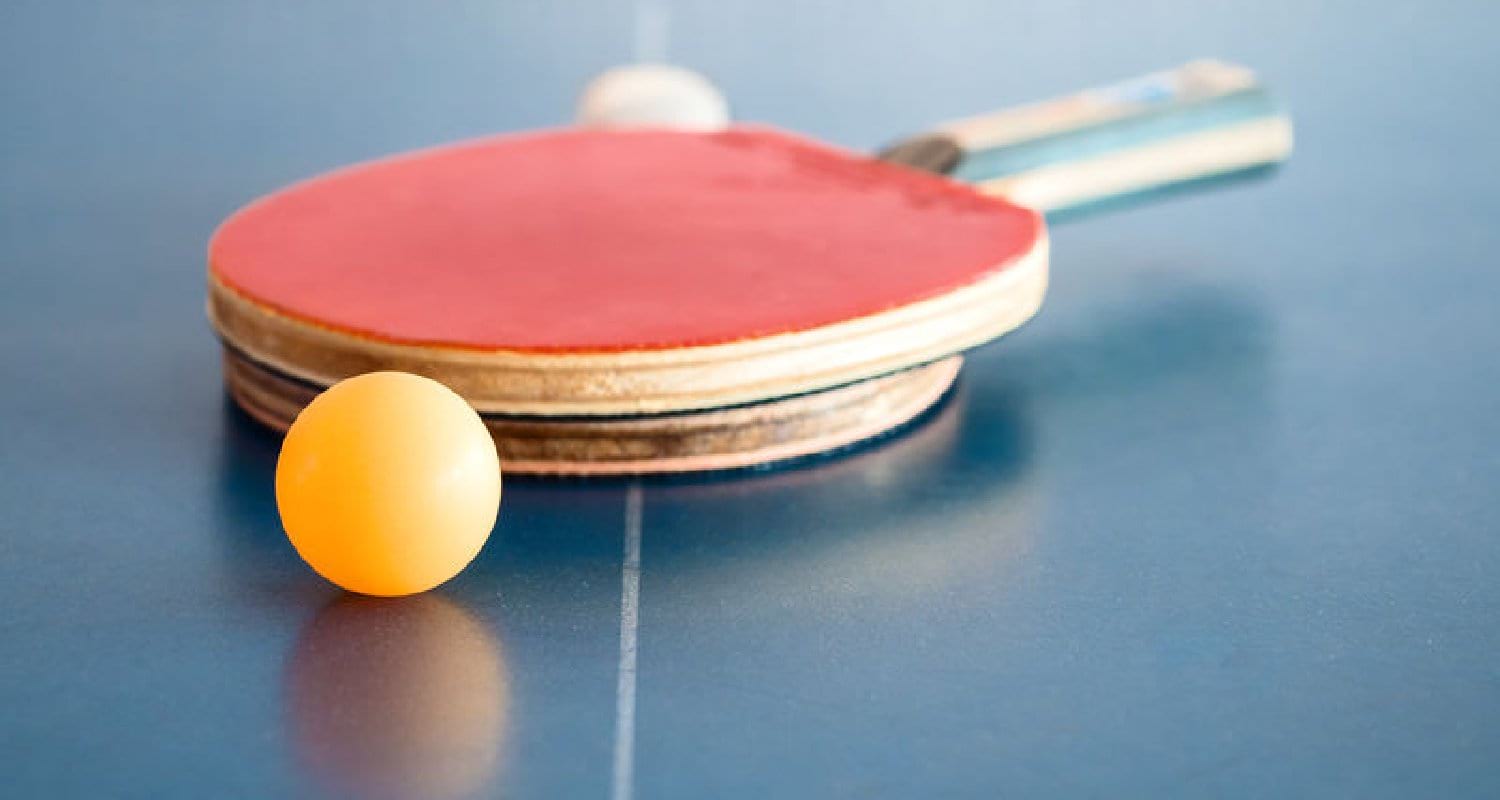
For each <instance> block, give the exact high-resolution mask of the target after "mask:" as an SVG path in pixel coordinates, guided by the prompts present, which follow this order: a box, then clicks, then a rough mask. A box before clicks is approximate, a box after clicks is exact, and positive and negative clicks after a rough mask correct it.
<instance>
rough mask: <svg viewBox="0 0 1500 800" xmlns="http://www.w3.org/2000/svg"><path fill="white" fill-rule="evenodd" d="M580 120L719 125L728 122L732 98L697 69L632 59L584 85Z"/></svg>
mask: <svg viewBox="0 0 1500 800" xmlns="http://www.w3.org/2000/svg"><path fill="white" fill-rule="evenodd" d="M577 121H578V124H579V125H582V126H585V127H590V128H674V129H678V130H689V131H716V130H721V129H723V128H724V127H726V126H727V125H728V124H729V103H728V102H727V101H726V100H725V99H724V95H723V94H722V93H721V92H720V91H719V90H718V88H717V87H715V86H714V85H713V84H712V83H710V82H709V80H708V79H707V78H705V77H703V76H702V75H699V74H698V73H696V72H693V71H692V70H687V69H683V68H681V67H673V66H668V65H666V64H632V65H630V66H624V67H615V68H614V69H611V70H609V71H607V72H605V73H604V74H602V75H600V76H599V77H597V78H595V79H594V80H592V81H590V82H589V85H588V86H586V87H584V90H583V94H582V95H581V96H580V97H579V99H578V112H577Z"/></svg>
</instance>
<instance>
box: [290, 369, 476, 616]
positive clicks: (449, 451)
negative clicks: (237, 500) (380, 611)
mask: <svg viewBox="0 0 1500 800" xmlns="http://www.w3.org/2000/svg"><path fill="white" fill-rule="evenodd" d="M276 505H277V507H278V508H279V509H280V510H281V523H282V525H283V526H284V527H285V528H286V532H287V536H288V537H290V538H291V540H292V545H293V546H295V547H296V548H297V553H298V554H299V555H301V556H302V559H303V560H304V561H306V562H307V563H308V564H309V565H311V566H312V568H313V569H315V570H317V572H318V574H319V575H322V576H323V577H325V578H327V579H328V580H330V581H333V582H334V583H336V584H338V585H339V586H342V587H344V588H345V589H348V590H350V591H354V592H361V593H363V594H373V595H405V594H412V593H414V592H421V591H426V590H428V589H431V588H432V587H434V586H437V585H438V584H440V583H442V582H443V581H446V580H448V579H449V578H451V577H453V576H454V575H457V574H458V573H459V571H460V570H462V569H463V568H464V566H465V565H467V564H468V563H469V562H470V561H472V560H473V559H474V556H476V555H478V553H479V549H480V548H481V547H483V546H484V542H485V539H487V538H489V535H490V529H491V528H493V527H494V526H495V516H496V514H497V513H498V512H499V508H500V460H499V457H498V456H497V455H496V453H495V442H494V440H493V439H491V438H490V434H489V431H488V430H487V429H486V428H485V427H484V423H483V422H482V421H480V419H479V415H478V414H476V413H474V409H472V408H470V407H469V405H468V403H466V402H464V400H463V398H461V397H459V396H458V395H456V394H454V393H453V392H452V391H451V390H449V389H448V388H447V387H446V386H443V385H442V384H440V383H438V382H437V381H433V380H429V379H427V378H422V377H418V376H416V375H408V374H406V373H403V372H372V373H369V374H366V375H360V376H358V377H354V378H349V379H348V380H345V381H341V382H339V383H338V384H336V385H334V386H333V388H331V389H329V390H328V391H326V392H324V393H322V394H320V395H318V396H317V398H315V399H314V400H313V401H312V403H311V404H309V405H308V406H307V408H305V409H303V410H302V413H301V414H299V415H297V420H296V421H295V422H293V423H292V427H291V429H290V430H288V431H287V434H286V441H285V442H283V443H282V445H281V458H280V460H279V461H278V462H277V463H276Z"/></svg>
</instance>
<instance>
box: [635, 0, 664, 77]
mask: <svg viewBox="0 0 1500 800" xmlns="http://www.w3.org/2000/svg"><path fill="white" fill-rule="evenodd" d="M671 30H672V14H671V12H670V11H669V10H668V9H667V4H666V3H663V2H660V0H636V3H635V31H634V34H635V36H634V38H633V39H632V40H631V45H632V49H634V50H635V53H634V55H635V60H636V61H637V62H639V63H643V64H646V63H660V62H663V61H666V60H667V39H668V37H669V36H670V35H671Z"/></svg>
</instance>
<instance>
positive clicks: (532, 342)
mask: <svg viewBox="0 0 1500 800" xmlns="http://www.w3.org/2000/svg"><path fill="white" fill-rule="evenodd" d="M1042 233H1043V224H1042V221H1041V219H1040V217H1039V216H1038V215H1037V214H1036V213H1034V212H1032V211H1030V210H1027V209H1024V208H1020V207H1017V206H1014V205H1011V204H1009V203H1006V202H1005V201H1003V200H998V199H994V198H989V197H985V196H982V195H980V194H978V193H976V192H975V191H973V190H971V189H969V188H968V187H966V186H963V185H961V184H957V183H954V182H952V181H950V180H947V179H945V178H940V177H936V176H932V175H928V174H926V173H922V172H918V171H916V170H913V169H909V168H906V167H902V166H897V165H892V164H887V163H884V162H880V161H876V160H874V159H871V158H869V157H868V156H864V155H861V154H855V153H850V152H847V151H843V150H838V149H835V148H832V147H828V146H825V145H822V144H819V143H816V142H813V141H809V140H807V139H804V138H801V137H797V136H793V135H790V134H786V133H782V132H780V131H776V130H774V129H769V128H734V129H731V130H727V131H724V132H720V133H712V134H703V133H684V132H669V131H613V132H610V131H584V130H560V131H549V132H543V133H533V134H525V135H511V136H500V137H495V138H489V139H482V140H477V141H471V142H464V143H460V144H456V145H450V146H445V147H440V148H435V149H431V150H423V151H418V152H415V153H410V154H406V155H401V156H396V157H394V158H389V159H385V160H382V161H376V162H372V163H368V164H362V165H358V166H354V167H349V168H346V169H343V170H339V171H336V172H333V173H330V174H327V175H324V176H321V177H317V178H313V179H311V180H309V181H306V182H303V183H300V184H296V185H294V186H291V187H289V188H287V189H284V190H282V191H280V192H277V193H275V194H272V195H270V196H268V197H265V198H262V199H260V200H258V201H256V202H255V203H252V204H251V205H249V206H247V207H245V208H244V209H242V210H240V211H239V212H237V213H236V214H234V215H233V216H232V217H230V218H229V219H228V220H226V221H225V222H224V224H223V225H222V226H221V227H220V228H219V230H218V232H217V233H215V235H214V237H213V241H212V242H211V243H210V245H209V264H210V268H211V269H212V271H213V273H214V274H215V275H216V276H217V277H218V279H219V280H220V281H222V282H223V283H224V284H226V285H227V286H229V287H230V288H232V289H234V290H236V291H237V292H239V293H240V294H242V295H244V296H246V297H248V298H249V299H251V300H253V301H255V302H256V303H258V304H261V305H263V306H265V307H268V308H271V309H273V310H276V311H279V312H281V313H284V314H287V315H290V316H292V317H295V318H300V319H302V320H305V321H308V322H312V323H315V324H318V325H322V326H325V327H329V328H333V329H336V330H340V331H343V332H347V333H353V334H357V335H361V336H366V337H370V338H374V339H380V340H386V341H395V342H403V343H410V344H421V345H433V346H450V347H460V348H474V349H484V350H519V351H536V352H589V351H618V350H660V349H671V348H676V347H684V346H692V345H710V344H721V343H726V342H735V341H743V340H747V339H755V338H759V337H765V336H770V335H774V334H778V333H787V332H793V331H804V330H809V329H813V328H818V327H821V326H825V325H829V324H832V323H837V322H841V321H845V320H850V319H854V318H858V317H862V316H867V315H870V314H874V313H877V312H880V311H886V310H890V309H893V308H897V307H900V306H904V305H907V304H909V303H913V302H916V301H920V300H924V299H928V298H933V297H936V296H939V295H942V294H944V293H946V292H949V291H952V290H954V289H957V288H960V287H963V286H965V285H968V284H971V283H973V282H974V281H976V280H978V279H980V278H982V277H985V276H987V275H991V274H994V272H995V271H996V270H997V269H1002V268H1004V266H1005V265H1006V264H1008V263H1009V262H1010V261H1011V260H1013V259H1014V258H1016V257H1018V256H1021V255H1023V254H1025V253H1026V252H1028V251H1029V250H1031V249H1032V247H1033V246H1034V245H1035V244H1036V242H1037V240H1038V239H1039V237H1041V236H1042Z"/></svg>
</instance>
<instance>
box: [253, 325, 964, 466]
mask: <svg viewBox="0 0 1500 800" xmlns="http://www.w3.org/2000/svg"><path fill="white" fill-rule="evenodd" d="M960 362H961V359H960V358H959V357H957V356H955V357H952V358H948V359H945V360H943V361H939V362H937V363H934V364H928V365H926V366H921V367H916V368H913V369H909V370H903V371H901V372H898V373H895V374H892V375H887V376H884V377H880V378H875V379H873V380H868V381H861V382H859V383H855V384H851V385H849V386H843V387H839V388H836V389H828V390H826V391H822V392H815V393H813V394H806V395H799V396H796V397H789V398H785V399H782V400H772V401H769V402H765V403H757V404H755V405H751V406H740V407H737V408H728V409H714V410H709V411H699V412H690V413H682V414H665V415H647V416H638V417H603V418H583V419H578V418H573V419H563V420H554V419H549V418H546V417H504V416H493V415H492V416H486V417H485V418H484V422H485V425H486V427H488V428H489V431H490V433H491V435H492V436H494V438H495V446H496V448H497V449H498V451H499V453H500V458H501V460H502V461H503V462H504V464H505V471H506V473H507V474H531V475H636V474H642V473H668V472H696V471H703V470H716V469H733V468H739V467H748V466H756V465H760V464H768V463H772V462H776V461H783V460H786V459H790V458H798V457H801V456H807V455H812V454H815V453H822V452H826V451H828V450H834V449H838V448H841V447H846V446H849V445H852V444H855V443H857V442H860V441H863V440H865V439H869V438H871V437H874V436H878V435H880V434H882V433H885V432H886V431H889V430H891V429H893V428H896V427H899V426H901V425H904V424H906V423H908V422H910V421H911V420H913V419H914V418H916V417H917V416H918V415H919V414H921V413H922V412H923V411H925V410H927V409H928V408H929V407H931V406H932V405H933V404H934V403H936V402H937V401H938V400H939V399H941V398H942V396H943V394H944V393H945V392H946V391H947V390H948V388H949V387H950V386H951V385H952V384H953V381H954V379H955V378H956V377H957V376H958V369H959V366H960ZM224 380H225V383H226V384H227V385H228V387H229V391H230V394H231V395H232V396H233V397H234V399H235V401H236V402H237V403H239V405H240V406H241V407H242V408H244V409H245V411H246V412H247V413H249V414H250V415H251V416H252V417H254V418H256V419H257V420H259V421H260V422H262V423H264V424H266V425H269V426H271V427H272V428H275V429H277V430H281V431H285V430H286V429H287V427H289V426H290V425H291V424H292V420H294V419H296V417H297V414H298V413H299V412H300V411H301V410H302V409H303V407H305V406H306V405H307V404H308V403H309V402H311V401H312V399H313V398H314V397H315V396H317V394H318V391H319V390H318V388H317V387H313V386H309V385H307V384H303V383H300V382H297V381H293V380H289V379H287V378H285V377H283V376H280V375H277V374H275V373H274V372H272V371H270V370H268V369H266V368H265V367H263V366H261V365H259V364H256V363H254V362H253V361H250V360H249V359H247V358H245V357H244V356H242V355H240V354H239V353H236V352H235V351H233V350H230V349H227V348H226V349H225V351H224Z"/></svg>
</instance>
